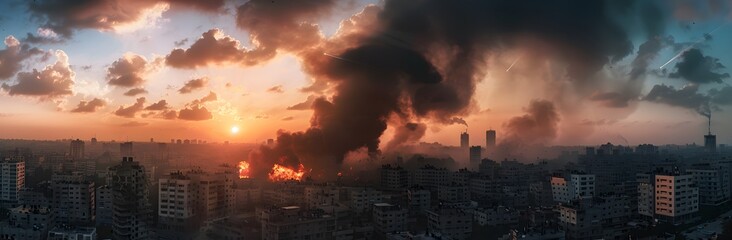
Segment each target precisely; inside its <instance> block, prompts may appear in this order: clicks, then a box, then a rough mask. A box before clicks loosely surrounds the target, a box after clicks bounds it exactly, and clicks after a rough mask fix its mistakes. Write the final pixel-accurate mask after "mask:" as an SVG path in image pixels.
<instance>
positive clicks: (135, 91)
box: [123, 88, 147, 97]
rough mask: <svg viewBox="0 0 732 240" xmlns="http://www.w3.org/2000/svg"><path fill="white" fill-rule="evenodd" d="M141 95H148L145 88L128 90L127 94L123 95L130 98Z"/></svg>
mask: <svg viewBox="0 0 732 240" xmlns="http://www.w3.org/2000/svg"><path fill="white" fill-rule="evenodd" d="M139 94H147V90H145V89H144V88H132V89H130V90H127V92H125V93H123V95H125V96H130V97H134V96H137V95H139Z"/></svg>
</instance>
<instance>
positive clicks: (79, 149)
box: [69, 139, 85, 160]
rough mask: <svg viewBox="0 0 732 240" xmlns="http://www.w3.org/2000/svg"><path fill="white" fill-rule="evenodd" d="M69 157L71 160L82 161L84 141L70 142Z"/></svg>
mask: <svg viewBox="0 0 732 240" xmlns="http://www.w3.org/2000/svg"><path fill="white" fill-rule="evenodd" d="M69 156H70V157H71V160H81V159H84V156H85V155H84V141H82V140H79V139H76V140H72V141H71V146H69Z"/></svg>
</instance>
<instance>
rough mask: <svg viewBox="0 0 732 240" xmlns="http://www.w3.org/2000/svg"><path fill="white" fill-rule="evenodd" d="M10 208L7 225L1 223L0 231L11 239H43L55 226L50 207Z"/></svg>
mask: <svg viewBox="0 0 732 240" xmlns="http://www.w3.org/2000/svg"><path fill="white" fill-rule="evenodd" d="M9 210H10V211H9V218H8V221H7V225H5V224H0V233H2V234H3V235H7V236H10V237H12V238H11V239H43V237H45V236H46V234H47V232H48V230H49V228H50V227H51V226H53V213H52V212H51V210H50V209H49V208H48V207H42V206H18V207H14V208H11V209H9ZM0 236H1V235H0Z"/></svg>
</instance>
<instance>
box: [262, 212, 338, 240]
mask: <svg viewBox="0 0 732 240" xmlns="http://www.w3.org/2000/svg"><path fill="white" fill-rule="evenodd" d="M261 224H262V240H288V239H293V240H295V239H329V238H331V237H332V236H333V232H334V231H335V226H336V224H335V218H334V217H333V216H331V215H328V214H324V213H323V212H322V211H319V210H303V209H301V208H300V207H298V206H289V207H281V208H276V207H275V208H270V209H266V210H264V211H262V215H261Z"/></svg>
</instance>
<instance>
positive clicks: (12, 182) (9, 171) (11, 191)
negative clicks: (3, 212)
mask: <svg viewBox="0 0 732 240" xmlns="http://www.w3.org/2000/svg"><path fill="white" fill-rule="evenodd" d="M24 187H25V162H23V161H22V160H19V159H5V160H2V161H0V202H2V203H4V204H6V205H14V204H17V203H18V199H19V197H20V194H19V193H20V191H21V189H23V188H24Z"/></svg>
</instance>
